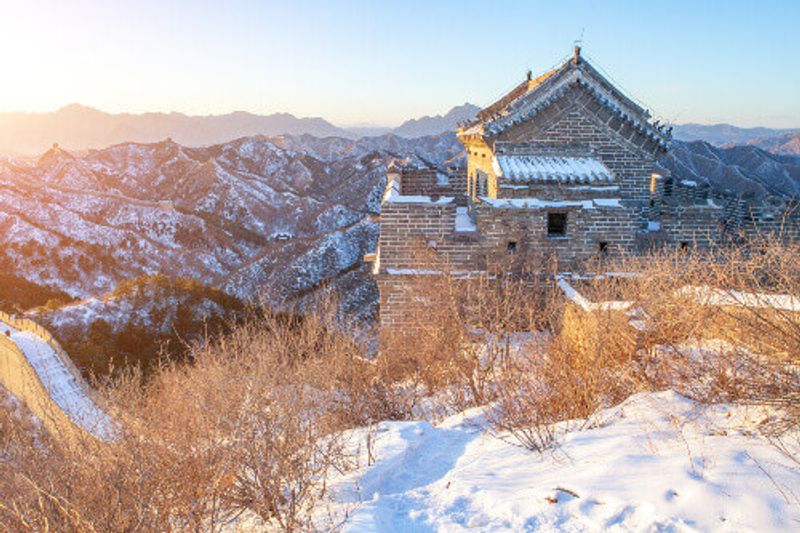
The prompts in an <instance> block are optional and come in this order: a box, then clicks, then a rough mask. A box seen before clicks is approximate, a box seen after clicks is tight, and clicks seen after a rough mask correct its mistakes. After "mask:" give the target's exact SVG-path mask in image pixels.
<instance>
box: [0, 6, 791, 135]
mask: <svg viewBox="0 0 800 533" xmlns="http://www.w3.org/2000/svg"><path fill="white" fill-rule="evenodd" d="M798 33H800V1H797V0H785V1H755V0H750V1H731V0H726V1H701V0H694V1H684V0H659V1H654V2H645V1H644V0H639V1H623V0H617V1H613V0H609V1H599V0H598V1H593V2H584V1H579V0H570V1H565V2H562V1H556V0H551V1H548V2H541V1H532V0H529V1H502V0H497V1H491V0H484V1H471V0H458V1H449V0H440V1H437V0H428V1H416V0H405V1H389V0H384V1H377V0H375V1H355V0H353V1H344V0H342V1H338V0H327V1H326V0H283V1H279V2H278V1H271V0H260V1H259V0H249V1H244V0H241V1H236V0H230V1H208V0H192V1H188V0H187V1H183V0H160V1H156V0H130V1H122V0H97V1H89V0H64V1H57V0H20V1H17V0H0V50H2V55H1V56H0V57H2V61H0V111H52V110H55V109H57V108H59V107H61V106H63V105H66V104H69V103H73V102H78V103H81V104H84V105H88V106H92V107H96V108H99V109H102V110H104V111H109V112H123V111H127V112H135V113H138V112H144V111H180V112H184V113H189V114H202V115H205V114H219V113H226V112H230V111H235V110H245V111H250V112H254V113H261V114H267V113H272V112H277V111H286V112H290V113H293V114H295V115H298V116H322V117H325V118H327V119H329V120H331V121H332V122H334V123H336V124H340V125H352V124H357V123H371V124H381V125H396V124H398V123H400V122H402V121H403V120H405V119H406V118H410V117H414V116H420V115H425V114H437V113H443V112H445V111H447V110H448V109H449V108H451V107H452V106H454V105H457V104H461V103H463V102H466V101H469V102H473V103H475V104H478V105H486V104H488V103H490V102H491V101H492V100H493V99H494V98H496V97H497V96H499V95H501V94H502V93H503V92H504V91H506V90H508V89H510V88H511V87H512V86H513V85H515V84H516V83H518V82H519V81H520V80H521V79H522V77H523V76H524V74H525V71H526V70H527V69H528V68H530V69H532V70H533V71H534V72H540V71H543V70H545V69H547V68H548V67H551V66H553V65H554V64H555V63H557V62H558V61H559V60H560V59H563V58H564V57H565V56H567V55H568V54H569V53H570V52H571V48H572V42H573V40H575V39H578V38H579V37H580V36H581V34H583V47H584V54H585V55H586V56H587V57H588V58H589V59H590V60H592V61H594V62H595V64H596V65H597V66H599V67H602V69H604V70H605V71H606V72H607V73H609V74H610V75H611V77H612V79H613V80H614V81H616V82H617V83H618V84H619V85H620V86H621V87H622V88H623V89H624V90H625V91H627V93H628V94H629V95H631V96H633V97H635V98H636V99H638V100H639V101H641V102H643V103H644V104H645V105H647V106H648V107H649V108H651V109H652V110H653V111H654V114H655V115H656V116H659V117H662V118H663V119H666V120H669V121H672V122H678V123H682V122H701V123H716V122H729V123H733V124H736V125H741V126H755V125H761V126H772V127H800V54H798V51H799V50H798V49H799V48H800V46H798V44H799V43H800V37H799V36H798Z"/></svg>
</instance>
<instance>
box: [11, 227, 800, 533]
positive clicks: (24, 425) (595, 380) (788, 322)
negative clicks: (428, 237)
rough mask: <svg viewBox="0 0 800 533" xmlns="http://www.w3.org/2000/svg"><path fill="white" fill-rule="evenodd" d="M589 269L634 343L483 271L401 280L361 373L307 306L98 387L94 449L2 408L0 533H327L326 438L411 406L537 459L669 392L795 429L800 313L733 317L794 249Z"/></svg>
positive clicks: (359, 355)
mask: <svg viewBox="0 0 800 533" xmlns="http://www.w3.org/2000/svg"><path fill="white" fill-rule="evenodd" d="M604 268H605V269H606V270H608V271H612V270H613V271H622V272H634V273H636V274H637V275H636V276H627V277H620V276H612V277H603V278H601V279H595V280H593V281H591V282H587V284H586V285H585V286H582V287H581V290H582V291H584V292H585V294H586V295H587V296H589V297H590V299H591V300H593V301H603V300H620V299H622V300H630V301H632V302H633V305H632V309H633V312H634V314H635V316H636V318H638V319H639V320H641V321H643V322H644V323H645V324H646V327H645V328H644V329H643V330H642V329H636V328H634V327H632V326H631V316H629V314H627V312H623V311H597V312H594V313H586V312H584V311H582V310H580V309H579V308H577V307H576V306H574V305H572V304H569V303H566V302H565V300H564V298H563V295H562V294H561V293H560V291H559V290H558V289H557V287H556V285H555V284H554V283H553V281H552V277H549V276H539V275H533V274H530V273H529V274H527V275H526V274H524V273H523V275H514V276H511V275H507V274H506V272H507V265H499V266H498V267H497V268H495V269H492V270H491V271H490V272H489V273H487V274H483V275H480V276H472V277H464V276H460V277H459V276H452V275H450V276H448V275H436V276H434V275H429V276H419V279H417V280H416V282H415V288H416V290H417V292H416V299H415V306H416V308H415V309H412V313H413V315H414V316H415V317H416V319H415V320H414V321H412V324H413V326H414V327H412V328H409V330H408V331H406V332H405V333H406V334H405V335H402V336H400V337H398V338H395V339H388V340H387V344H386V350H385V353H383V354H382V355H381V356H380V357H379V358H378V359H377V360H376V361H369V360H367V359H365V358H364V357H363V353H364V350H362V349H361V348H360V347H359V346H358V345H357V344H356V343H355V342H354V341H353V339H352V338H350V336H348V335H347V334H345V333H343V328H342V327H341V326H338V325H336V324H335V322H334V321H333V320H332V316H333V313H332V312H330V309H329V308H328V307H325V306H322V307H321V308H320V311H319V312H318V313H316V314H312V315H308V316H306V317H303V318H292V317H286V316H274V315H271V314H269V313H265V314H264V315H265V316H266V317H267V318H263V317H261V318H260V319H259V320H251V321H249V322H248V323H246V324H245V325H243V326H241V327H239V328H237V329H235V330H234V331H233V332H232V333H231V334H230V335H227V336H225V337H223V338H221V339H220V340H218V341H216V342H213V343H207V344H206V345H204V346H197V347H195V348H194V349H193V350H192V352H191V364H188V365H187V364H182V365H165V366H163V367H162V368H160V369H159V371H158V372H157V373H156V374H155V375H154V376H153V377H152V378H151V379H149V380H148V381H147V382H145V381H144V380H143V379H142V376H141V375H140V374H139V373H137V372H135V371H131V372H129V373H127V374H125V375H124V376H122V377H119V378H118V379H116V380H114V381H112V382H109V383H107V384H106V386H105V387H104V391H103V394H104V396H106V398H107V403H108V405H110V406H111V410H112V412H113V415H114V416H115V417H116V418H117V419H118V420H119V421H120V422H121V425H122V427H123V428H124V431H123V433H122V435H121V437H120V439H119V441H118V442H116V443H114V444H112V445H110V446H108V447H105V448H99V447H97V446H96V445H95V444H94V443H91V442H86V443H84V446H82V447H81V446H78V447H74V448H64V447H62V446H61V444H60V443H59V442H58V441H57V440H54V439H52V438H51V437H50V436H49V435H47V434H43V433H41V432H40V431H39V430H38V429H37V428H36V427H35V426H34V425H31V423H30V422H28V421H26V420H25V419H24V417H22V418H21V416H20V413H19V412H17V411H14V410H12V409H7V408H4V409H0V430H2V431H0V529H3V530H11V531H48V530H55V531H219V530H221V529H222V528H223V527H225V525H226V524H230V523H231V521H233V520H236V519H237V518H241V517H243V516H246V517H248V519H250V520H252V521H253V523H256V524H260V525H262V526H264V527H270V528H277V529H282V530H286V531H302V530H318V529H328V528H331V527H334V526H335V525H336V524H335V522H332V521H330V520H328V519H325V521H324V523H320V522H319V521H317V522H315V517H318V516H319V515H318V513H317V510H318V509H317V505H318V503H319V501H320V500H321V499H322V498H324V496H325V494H326V491H327V490H328V483H329V475H330V474H331V472H336V471H345V470H347V469H349V468H352V467H353V458H352V457H349V456H348V455H347V454H346V453H345V451H344V450H345V447H344V444H345V443H344V442H342V440H341V438H342V437H341V436H340V435H342V430H345V429H348V428H353V427H358V426H370V425H371V424H373V423H375V422H376V421H379V420H384V419H402V418H407V417H409V416H412V414H413V413H414V412H415V411H414V410H415V408H416V407H418V403H419V402H420V400H421V399H423V398H426V397H427V398H430V397H436V398H437V399H438V401H439V402H444V403H445V404H446V407H447V409H449V410H450V411H453V410H457V409H462V408H464V407H469V406H476V405H486V406H488V409H487V413H488V421H489V423H490V426H491V429H492V430H493V431H494V432H496V433H497V434H498V435H503V436H511V437H512V438H514V439H515V440H516V441H517V442H519V443H520V444H521V445H523V446H526V447H527V448H530V449H533V450H538V451H543V450H546V449H548V448H552V447H553V446H557V445H558V439H559V434H557V433H556V432H555V431H554V427H555V423H557V422H561V421H565V420H579V419H584V418H586V417H587V416H588V415H590V414H591V413H592V412H594V411H595V410H597V409H598V408H601V407H606V406H610V405H613V404H616V403H618V402H620V401H622V400H623V399H625V398H626V397H627V396H629V395H630V394H631V393H633V392H637V391H641V390H657V389H663V388H673V389H676V390H678V391H679V392H681V393H683V394H685V395H688V396H690V397H693V398H695V399H698V400H700V401H705V402H717V401H726V402H748V403H759V404H769V405H773V406H776V407H778V408H779V409H780V411H779V412H778V415H776V417H775V419H774V420H773V421H772V422H771V424H770V427H769V428H767V429H769V431H770V435H771V437H772V438H773V439H774V440H775V442H776V445H779V446H780V445H781V443H783V442H784V441H782V440H781V439H782V435H784V434H785V433H784V432H785V430H786V429H787V428H791V427H796V426H797V424H798V423H800V415H799V414H798V413H799V412H800V408H799V407H798V406H799V405H800V398H798V390H800V381H799V379H800V378H799V377H798V376H800V374H799V373H798V371H797V368H798V366H800V312H797V311H794V310H787V309H775V308H774V306H773V307H770V306H769V305H734V304H752V303H753V302H752V299H748V297H747V296H746V294H748V293H758V294H765V293H766V294H773V295H775V294H790V295H796V296H797V295H800V248H798V247H797V246H793V245H784V244H782V243H777V242H772V241H764V242H760V243H753V245H752V246H751V247H750V248H749V250H747V251H745V250H744V249H728V248H726V249H717V250H711V251H709V252H696V251H695V252H674V253H660V254H653V255H650V256H646V257H626V258H622V259H620V260H619V261H616V262H613V263H611V262H607V263H606V264H605V265H604ZM534 270H536V269H534ZM445 273H446V270H445ZM687 285H691V286H695V287H710V288H714V289H720V290H731V289H735V290H736V291H738V292H736V293H732V294H733V297H734V298H738V299H739V300H741V301H738V302H737V301H734V302H732V303H731V302H729V304H728V305H722V306H718V305H709V303H712V302H709V301H708V298H705V299H704V298H698V297H697V294H698V293H697V292H687V291H685V290H681V289H682V288H684V287H686V286H687ZM700 294H708V293H700ZM730 294H731V293H729V295H730ZM760 303H761V304H767V303H769V301H767V300H764V301H762V302H760ZM756 304H759V302H758V301H757V302H756ZM532 331H538V332H541V333H542V334H541V335H539V336H538V337H536V338H535V340H536V342H530V341H531V338H528V341H529V342H523V341H521V340H520V336H519V332H532ZM712 340H713V341H714V342H713V343H712V342H711V341H712ZM703 346H705V347H706V348H707V349H704V350H701V349H699V348H698V347H703ZM726 346H727V347H735V348H731V349H724V347H726ZM365 438H367V439H368V438H369V434H368V433H367V436H366V437H365ZM364 444H365V446H366V448H367V449H369V448H370V445H371V443H370V442H366V443H364ZM784 447H785V449H787V450H788V449H794V448H792V447H791V446H784ZM317 520H318V519H317Z"/></svg>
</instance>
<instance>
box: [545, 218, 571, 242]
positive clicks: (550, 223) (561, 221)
mask: <svg viewBox="0 0 800 533" xmlns="http://www.w3.org/2000/svg"><path fill="white" fill-rule="evenodd" d="M566 234H567V214H566V213H547V235H549V236H554V237H563V236H564V235H566Z"/></svg>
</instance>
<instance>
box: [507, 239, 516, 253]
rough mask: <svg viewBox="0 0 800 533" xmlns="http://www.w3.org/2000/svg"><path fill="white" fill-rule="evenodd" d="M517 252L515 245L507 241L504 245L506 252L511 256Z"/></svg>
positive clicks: (513, 242)
mask: <svg viewBox="0 0 800 533" xmlns="http://www.w3.org/2000/svg"><path fill="white" fill-rule="evenodd" d="M516 251H517V243H516V242H515V241H508V244H507V245H506V252H508V253H510V254H513V253H515V252H516Z"/></svg>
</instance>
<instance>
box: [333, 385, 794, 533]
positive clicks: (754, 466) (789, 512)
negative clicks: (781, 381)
mask: <svg viewBox="0 0 800 533" xmlns="http://www.w3.org/2000/svg"><path fill="white" fill-rule="evenodd" d="M768 415H769V413H768V412H766V411H764V410H762V409H760V408H754V407H749V408H746V407H740V406H729V405H719V406H702V405H700V404H697V403H695V402H692V401H691V400H688V399H686V398H684V397H682V396H680V395H678V394H676V393H674V392H660V393H642V394H639V395H636V396H633V397H631V398H629V399H628V400H627V401H626V402H624V403H623V404H622V405H620V406H617V407H615V408H612V409H607V410H604V411H600V412H598V413H597V414H596V415H594V416H592V417H591V418H590V419H589V420H587V421H581V422H572V423H568V424H564V427H563V428H562V429H564V434H563V437H562V444H561V446H559V447H558V448H557V449H555V450H554V451H552V452H547V453H545V454H544V455H539V454H537V453H534V452H530V451H528V450H526V449H524V448H521V447H519V446H517V445H515V441H513V440H506V439H503V438H498V437H497V436H493V435H492V434H490V433H489V432H487V431H486V429H485V424H484V419H483V415H482V411H481V410H478V409H476V410H472V411H468V412H466V413H463V414H459V415H456V416H454V417H451V418H448V419H446V420H445V421H443V422H442V423H440V424H437V425H435V426H434V425H431V424H430V423H428V422H383V423H381V424H380V425H379V427H378V431H377V434H376V436H375V439H376V440H375V450H374V453H375V457H376V462H375V463H374V464H373V465H372V466H369V467H365V468H361V469H359V470H356V471H354V472H352V473H350V474H348V475H347V477H346V478H344V479H340V480H338V481H337V483H336V484H335V490H334V491H333V494H335V496H334V501H333V506H334V507H338V508H339V509H341V510H347V513H348V514H349V518H348V519H347V521H346V525H345V531H351V532H352V531H390V532H393V531H423V532H424V531H466V530H469V531H598V530H612V531H710V530H714V531H798V530H800V465H798V464H797V463H796V462H793V460H792V459H790V458H789V457H788V456H786V455H784V454H783V453H781V452H780V451H779V450H778V448H777V447H775V446H773V445H772V444H770V442H769V441H768V440H767V439H765V438H764V437H762V436H759V435H758V434H757V433H756V432H755V431H753V429H754V428H755V427H756V426H757V425H758V423H759V422H761V421H762V420H763V419H764V417H766V416H768ZM355 435H356V436H357V437H361V438H360V439H359V438H356V439H354V441H356V440H358V441H361V442H363V432H362V433H361V434H359V432H358V431H356V432H355ZM791 437H792V439H793V442H794V445H795V446H797V444H798V442H800V441H798V437H799V435H798V434H794V435H792V436H791ZM794 451H795V452H798V451H800V450H796V449H795V450H794ZM795 457H797V454H795ZM362 460H363V457H362ZM341 512H344V511H341Z"/></svg>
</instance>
